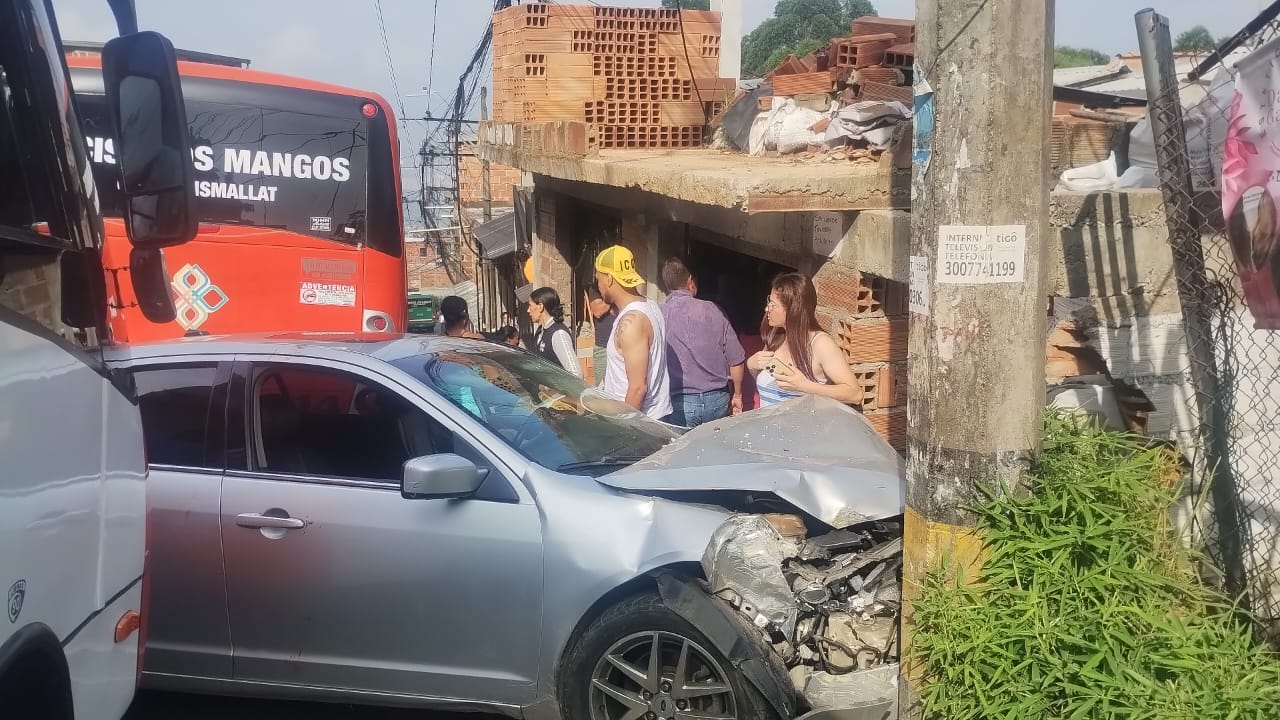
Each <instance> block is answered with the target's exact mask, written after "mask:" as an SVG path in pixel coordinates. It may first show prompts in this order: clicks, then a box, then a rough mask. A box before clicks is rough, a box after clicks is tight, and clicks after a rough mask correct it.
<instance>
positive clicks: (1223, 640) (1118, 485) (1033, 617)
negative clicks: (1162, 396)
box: [912, 416, 1280, 720]
mask: <svg viewBox="0 0 1280 720" xmlns="http://www.w3.org/2000/svg"><path fill="white" fill-rule="evenodd" d="M1180 477H1181V471H1180V468H1179V467H1178V466H1177V464H1176V460H1175V459H1174V458H1173V457H1172V456H1171V454H1170V453H1169V452H1167V451H1165V450H1163V449H1158V448H1150V447H1148V446H1147V445H1146V444H1145V443H1144V440H1143V439H1142V438H1138V437H1134V436H1128V435H1121V434H1116V433H1110V432H1106V431H1102V430H1099V429H1097V428H1094V427H1091V426H1087V425H1084V424H1082V422H1081V421H1078V420H1074V419H1069V418H1066V417H1061V416H1055V417H1051V418H1050V419H1049V420H1048V421H1047V427H1046V436H1045V443H1044V450H1043V453H1042V455H1041V457H1040V460H1039V465H1038V467H1037V470H1036V473H1035V478H1034V482H1033V486H1032V492H1031V494H1029V495H1027V496H1024V497H1017V496H1014V495H1013V494H1009V493H1006V494H1001V495H999V496H992V497H989V498H988V499H987V500H986V501H985V503H984V504H983V505H982V506H981V507H978V508H975V509H974V510H975V512H976V513H977V516H978V525H979V528H980V529H981V531H982V533H983V536H984V542H985V545H986V551H987V552H986V555H985V558H984V563H983V565H982V567H981V568H980V569H979V570H978V571H977V572H976V575H975V576H974V577H972V578H971V579H969V578H965V577H963V576H962V575H960V574H959V571H958V569H957V568H956V567H954V566H953V565H952V564H950V563H949V562H944V563H943V564H942V565H941V566H939V567H936V568H934V569H933V571H932V572H931V574H930V576H929V578H928V579H927V581H926V583H925V585H924V587H923V588H922V591H921V595H920V596H919V598H918V599H917V601H916V603H915V616H914V621H915V629H914V632H913V634H912V658H913V661H914V662H916V663H918V664H919V666H920V667H921V669H922V672H923V675H924V682H925V684H924V686H923V689H922V691H921V699H922V701H923V704H924V716H925V718H929V719H937V720H943V719H945V720H980V719H981V720H986V719H987V718H1005V719H1009V720H1023V719H1025V720H1032V719H1034V720H1042V719H1046V718H1053V719H1059V718H1064V719H1065V718H1125V719H1134V720H1137V719H1145V718H1150V719H1151V720H1156V719H1157V718H1159V719H1160V720H1168V719H1171V718H1173V719H1183V718H1185V719H1186V720H1191V719H1193V718H1194V719H1195V720H1216V719H1218V718H1222V719H1224V720H1225V719H1226V718H1241V719H1243V718H1257V719H1258V720H1271V719H1274V718H1280V660H1277V658H1276V657H1274V656H1272V655H1271V654H1269V653H1268V652H1267V651H1266V650H1264V649H1261V648H1259V647H1257V646H1256V645H1255V644H1254V643H1253V641H1252V638H1251V635H1250V631H1249V628H1247V627H1245V626H1243V625H1242V624H1240V623H1239V622H1238V621H1237V620H1236V619H1235V617H1234V616H1233V612H1232V607H1231V606H1230V604H1229V603H1228V602H1227V601H1226V600H1225V599H1223V598H1222V597H1221V596H1220V595H1218V594H1217V593H1215V592H1214V591H1212V590H1210V589H1208V588H1206V587H1205V586H1204V585H1203V584H1201V583H1200V582H1199V581H1198V579H1197V577H1196V575H1195V573H1194V562H1193V560H1194V558H1193V557H1192V555H1191V554H1190V553H1189V552H1188V551H1187V550H1186V549H1185V548H1184V547H1183V546H1182V545H1181V544H1180V543H1179V542H1178V541H1177V539H1176V538H1175V536H1174V533H1173V530H1172V528H1171V527H1170V522H1169V508H1170V505H1171V503H1172V502H1173V500H1174V498H1175V495H1176V486H1177V484H1178V481H1179V480H1180ZM970 580H971V581H970Z"/></svg>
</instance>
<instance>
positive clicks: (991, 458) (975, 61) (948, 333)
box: [900, 0, 1054, 717]
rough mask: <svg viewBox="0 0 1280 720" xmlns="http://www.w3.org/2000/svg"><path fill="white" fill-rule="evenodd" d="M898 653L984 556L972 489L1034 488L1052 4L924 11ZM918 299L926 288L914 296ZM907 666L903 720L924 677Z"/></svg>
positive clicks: (913, 710)
mask: <svg viewBox="0 0 1280 720" xmlns="http://www.w3.org/2000/svg"><path fill="white" fill-rule="evenodd" d="M916 18H917V24H916V32H917V36H916V59H915V62H916V77H915V82H916V87H915V103H916V106H917V112H916V119H915V132H916V137H915V143H914V152H913V165H914V167H913V173H912V176H913V177H912V188H911V190H912V192H911V201H912V213H911V225H912V238H911V256H912V257H914V258H919V260H917V261H913V262H917V264H918V265H923V266H925V269H924V271H923V272H920V273H918V275H919V277H915V278H911V283H912V287H911V290H912V291H913V294H914V298H913V300H912V301H911V302H910V303H909V306H910V309H911V322H910V340H909V356H910V357H909V362H908V376H909V380H908V384H907V394H908V399H907V405H908V428H907V433H908V442H907V444H908V448H907V510H906V517H905V521H904V533H905V538H904V543H903V548H904V557H903V599H904V600H905V601H906V605H905V607H904V618H903V640H904V643H903V644H904V646H907V648H908V649H907V652H909V645H910V641H911V628H912V620H913V617H914V615H913V610H912V605H911V603H912V600H913V599H914V598H915V596H916V595H917V594H918V592H919V588H920V585H921V583H922V582H923V581H924V579H925V577H926V575H927V573H928V571H929V570H930V569H931V567H933V566H934V565H935V564H936V563H938V562H940V561H941V559H942V558H943V557H944V556H948V555H949V556H950V557H951V559H952V560H954V561H956V562H958V563H960V564H962V565H976V564H977V562H978V561H979V552H980V547H981V539H980V538H979V537H978V536H977V534H976V531H975V530H974V527H973V526H974V518H973V516H972V515H971V513H969V512H968V511H967V509H966V508H967V506H968V505H969V504H971V503H975V502H980V501H981V499H982V494H981V493H980V492H979V487H982V488H984V489H988V490H991V491H995V492H1000V491H1001V490H1002V488H1003V487H1005V486H1006V485H1005V484H1007V487H1009V488H1012V489H1013V490H1014V491H1015V492H1016V491H1018V490H1019V489H1020V488H1022V487H1025V485H1024V483H1025V481H1026V479H1027V475H1028V473H1029V470H1030V466H1031V461H1032V458H1033V457H1034V456H1035V454H1036V453H1037V451H1038V450H1039V447H1040V439H1041V435H1042V432H1043V427H1042V423H1041V418H1042V413H1043V411H1044V403H1045V375H1044V371H1045V334H1044V327H1045V316H1046V314H1047V302H1046V297H1047V291H1046V278H1045V267H1044V264H1043V262H1042V259H1043V257H1044V256H1045V254H1046V253H1047V249H1046V245H1047V244H1048V242H1049V241H1050V239H1051V238H1052V234H1051V233H1050V228H1049V157H1048V155H1049V153H1048V148H1049V145H1048V143H1047V142H1046V138H1048V137H1049V134H1050V109H1051V107H1052V104H1053V101H1052V85H1051V82H1052V81H1051V76H1052V63H1053V18H1054V2H1053V0H1045V1H1044V2H1025V1H1024V0H985V1H984V2H982V3H973V2H966V3H956V2H944V1H943V0H917V2H916ZM916 293H918V294H916ZM914 669H915V668H914V666H912V665H911V664H910V663H904V664H903V671H904V674H903V682H902V683H901V684H900V687H901V688H902V690H903V693H902V703H901V705H902V707H903V708H904V715H903V717H918V716H919V708H918V706H916V705H915V693H914V691H915V690H916V689H917V688H916V683H917V682H918V680H919V678H918V677H917V676H916V674H915V672H914Z"/></svg>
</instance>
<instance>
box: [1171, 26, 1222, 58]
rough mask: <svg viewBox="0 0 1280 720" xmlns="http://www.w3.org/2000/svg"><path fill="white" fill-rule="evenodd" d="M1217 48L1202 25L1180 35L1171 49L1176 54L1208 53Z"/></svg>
mask: <svg viewBox="0 0 1280 720" xmlns="http://www.w3.org/2000/svg"><path fill="white" fill-rule="evenodd" d="M1217 46H1218V44H1217V43H1216V42H1215V41H1214V39H1213V36H1212V35H1210V34H1209V29H1208V28H1206V27H1205V26H1203V25H1197V26H1195V27H1193V28H1191V29H1190V30H1188V31H1186V32H1184V33H1182V34H1181V35H1179V36H1178V39H1177V40H1176V41H1174V43H1173V49H1174V50H1175V51H1177V52H1210V51H1212V50H1213V49H1214V48H1215V47H1217Z"/></svg>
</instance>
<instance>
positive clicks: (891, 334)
mask: <svg viewBox="0 0 1280 720" xmlns="http://www.w3.org/2000/svg"><path fill="white" fill-rule="evenodd" d="M813 284H814V287H815V288H816V289H817V291H818V319H819V320H820V321H822V324H823V325H824V326H825V327H826V328H827V330H828V331H829V332H830V333H831V335H832V336H833V337H835V339H836V342H837V343H838V344H839V345H840V348H841V350H843V351H844V354H845V356H846V357H847V358H848V359H849V364H850V365H851V366H852V367H853V372H854V376H855V377H856V378H857V379H858V382H859V383H860V384H861V386H862V401H861V403H860V408H861V409H862V412H863V414H864V415H866V417H867V420H869V421H870V422H871V425H872V427H874V428H875V429H876V431H877V432H879V433H880V435H881V436H882V437H884V438H885V439H886V440H888V441H889V444H890V445H892V446H893V447H894V449H896V450H898V452H903V451H905V450H906V445H907V436H906V432H907V393H906V382H907V337H908V313H907V288H906V285H905V284H903V283H898V282H894V281H892V280H888V279H886V278H882V277H878V276H875V275H869V274H865V273H860V272H858V271H856V270H852V269H850V268H848V267H845V266H842V265H837V264H835V263H827V264H826V265H824V266H822V267H821V268H820V269H819V270H818V272H817V273H816V274H814V276H813Z"/></svg>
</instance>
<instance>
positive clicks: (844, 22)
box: [742, 0, 876, 77]
mask: <svg viewBox="0 0 1280 720" xmlns="http://www.w3.org/2000/svg"><path fill="white" fill-rule="evenodd" d="M875 14H876V8H875V6H874V5H872V4H871V3H870V2H869V0H778V4H777V5H775V6H774V8H773V17H771V18H769V19H768V20H765V21H764V22H762V23H760V26H759V27H757V28H756V29H755V30H752V31H751V32H750V33H748V34H747V35H746V36H745V37H743V38H742V73H743V75H744V76H746V77H763V76H764V75H766V74H768V72H769V71H770V70H773V69H774V68H775V67H777V65H778V63H780V62H782V61H783V60H785V59H786V57H787V55H795V56H797V57H799V56H801V55H806V54H808V53H811V52H813V51H814V50H817V49H818V48H821V47H825V46H826V45H827V44H828V43H830V42H831V39H832V38H837V37H845V36H847V35H848V34H849V32H850V23H852V22H853V20H854V19H855V18H860V17H863V16H866V15H875Z"/></svg>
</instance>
